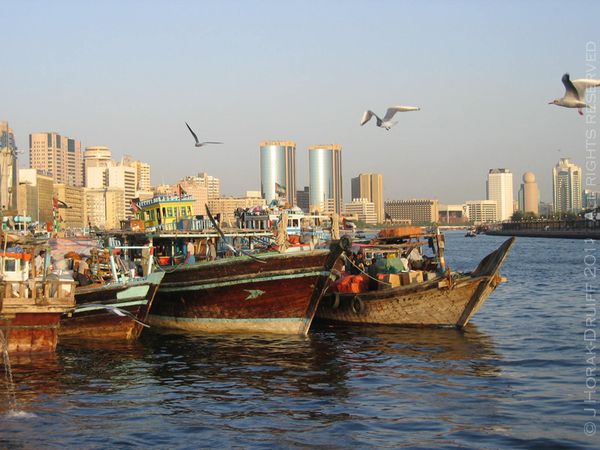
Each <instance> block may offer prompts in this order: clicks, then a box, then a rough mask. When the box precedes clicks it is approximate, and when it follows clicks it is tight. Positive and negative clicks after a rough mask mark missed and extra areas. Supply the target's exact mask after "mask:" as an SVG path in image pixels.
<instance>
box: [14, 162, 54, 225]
mask: <svg viewBox="0 0 600 450" xmlns="http://www.w3.org/2000/svg"><path fill="white" fill-rule="evenodd" d="M53 195H54V181H53V180H52V178H51V177H49V176H47V175H42V174H41V173H39V172H38V171H37V170H36V169H19V189H18V198H17V210H18V211H19V215H21V216H29V217H31V220H32V222H38V223H39V224H40V225H43V224H46V223H48V222H50V223H52V222H53V220H54V217H53V211H52V209H53Z"/></svg>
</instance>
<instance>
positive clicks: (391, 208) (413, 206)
mask: <svg viewBox="0 0 600 450" xmlns="http://www.w3.org/2000/svg"><path fill="white" fill-rule="evenodd" d="M384 208H385V212H386V213H388V214H389V216H390V217H391V218H392V220H394V221H396V220H398V221H400V220H410V221H411V223H412V224H415V225H418V224H429V223H433V222H437V221H438V218H439V204H438V201H437V200H436V199H432V200H430V199H422V200H417V199H413V200H390V201H387V202H385V204H384Z"/></svg>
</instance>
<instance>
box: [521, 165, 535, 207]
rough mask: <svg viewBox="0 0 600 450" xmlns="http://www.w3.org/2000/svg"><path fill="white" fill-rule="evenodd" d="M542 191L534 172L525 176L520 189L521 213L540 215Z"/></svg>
mask: <svg viewBox="0 0 600 450" xmlns="http://www.w3.org/2000/svg"><path fill="white" fill-rule="evenodd" d="M539 207H540V191H539V189H538V185H537V183H536V181H535V175H534V174H533V172H525V173H524V174H523V184H521V189H519V211H523V212H532V213H534V214H539V211H540V208H539Z"/></svg>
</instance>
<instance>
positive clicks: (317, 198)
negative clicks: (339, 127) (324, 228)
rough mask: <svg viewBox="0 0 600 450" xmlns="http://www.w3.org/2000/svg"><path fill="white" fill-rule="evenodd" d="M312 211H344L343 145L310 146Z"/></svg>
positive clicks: (328, 212) (327, 212) (309, 163)
mask: <svg viewBox="0 0 600 450" xmlns="http://www.w3.org/2000/svg"><path fill="white" fill-rule="evenodd" d="M308 165H309V179H310V202H309V203H310V205H309V208H310V210H311V211H318V212H321V213H325V214H331V213H334V212H336V213H338V214H340V213H341V212H342V199H343V192H342V146H341V145H339V144H328V145H312V146H310V147H308Z"/></svg>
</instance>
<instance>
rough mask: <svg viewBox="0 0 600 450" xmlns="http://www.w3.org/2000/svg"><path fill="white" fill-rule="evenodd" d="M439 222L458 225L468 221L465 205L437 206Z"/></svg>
mask: <svg viewBox="0 0 600 450" xmlns="http://www.w3.org/2000/svg"><path fill="white" fill-rule="evenodd" d="M438 210H439V222H440V223H443V224H460V223H463V222H467V221H468V220H469V217H468V214H467V205H465V204H460V205H439V209H438Z"/></svg>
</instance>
